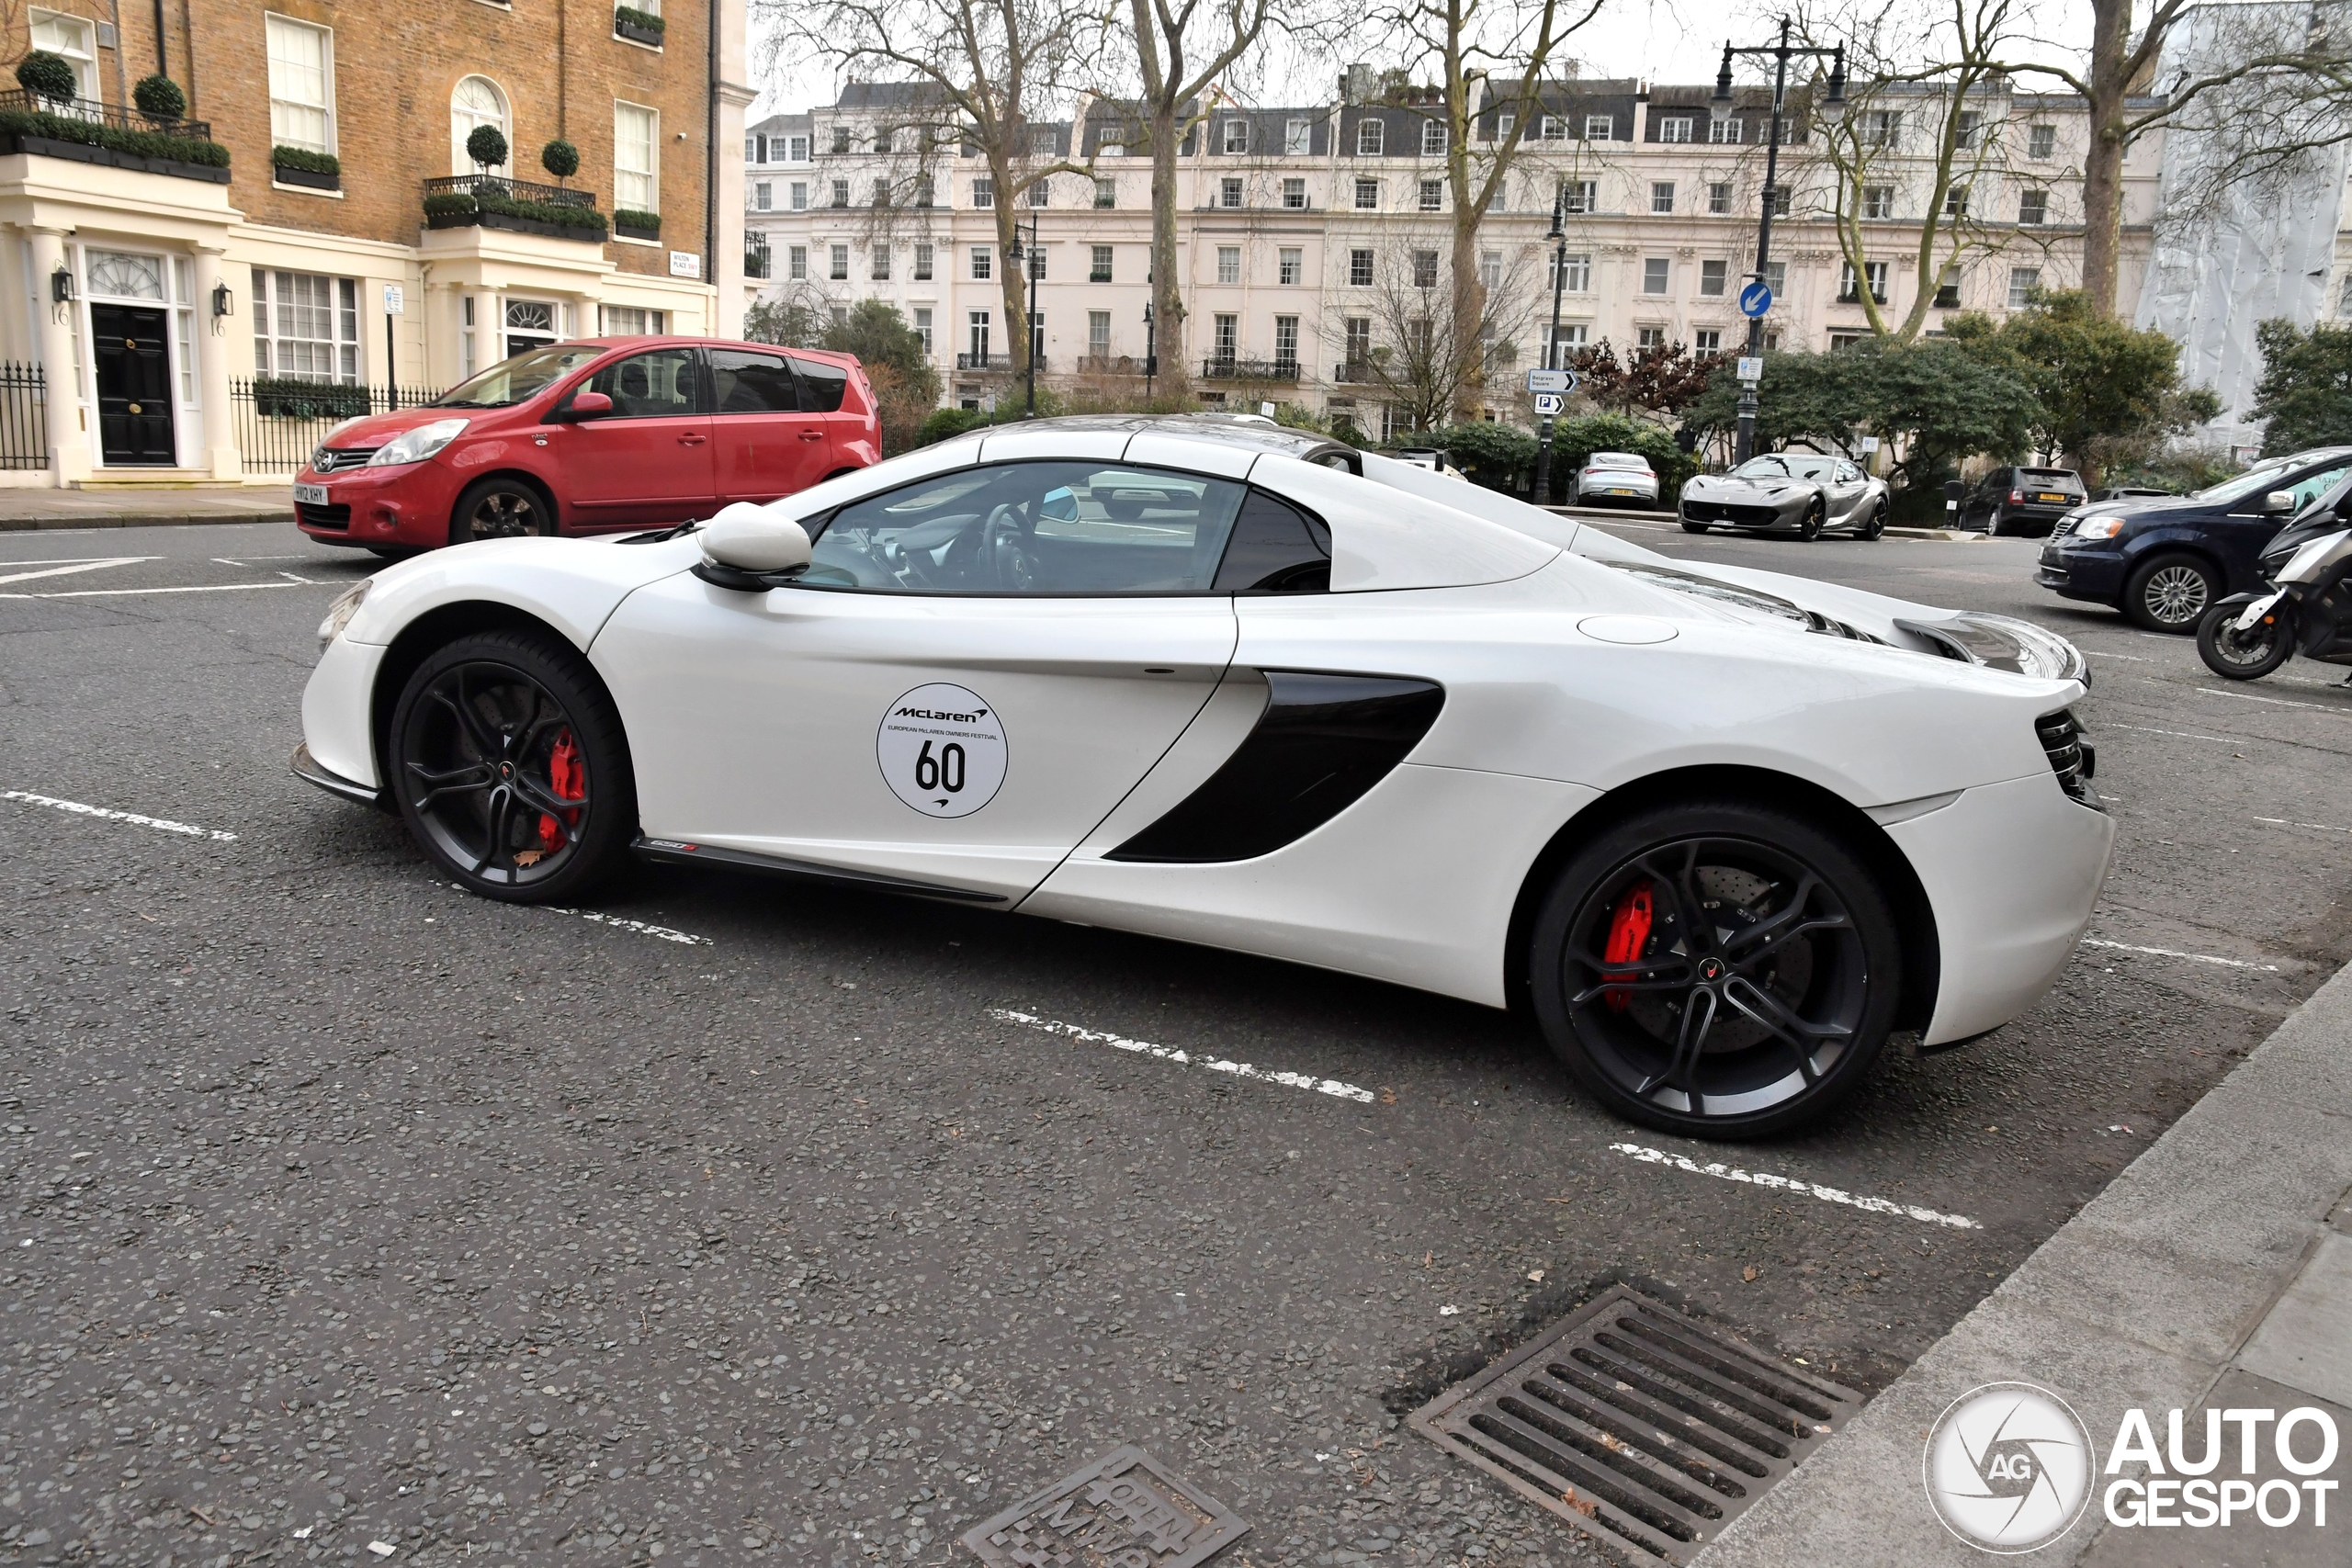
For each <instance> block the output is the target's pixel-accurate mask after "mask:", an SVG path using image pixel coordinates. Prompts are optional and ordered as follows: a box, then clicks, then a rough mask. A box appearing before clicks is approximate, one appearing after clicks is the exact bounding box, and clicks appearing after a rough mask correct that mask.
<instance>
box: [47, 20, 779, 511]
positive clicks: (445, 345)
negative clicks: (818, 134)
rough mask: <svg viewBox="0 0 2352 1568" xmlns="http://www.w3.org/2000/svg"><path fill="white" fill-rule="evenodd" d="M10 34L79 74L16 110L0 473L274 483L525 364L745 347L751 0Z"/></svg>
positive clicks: (75, 482)
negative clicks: (537, 351) (719, 336)
mask: <svg viewBox="0 0 2352 1568" xmlns="http://www.w3.org/2000/svg"><path fill="white" fill-rule="evenodd" d="M14 17H15V24H14V25H15V31H14V33H13V35H12V36H9V37H8V38H7V39H6V42H7V46H8V50H7V58H8V60H9V61H10V62H11V63H14V62H17V61H18V60H20V59H22V58H23V57H24V56H25V55H26V54H27V52H28V51H31V50H40V51H47V52H48V53H50V54H53V55H55V56H58V57H60V58H62V59H63V60H64V61H65V62H67V63H68V64H69V66H70V68H71V70H72V73H73V80H72V82H71V84H70V88H71V90H70V91H68V92H50V93H44V92H28V91H22V90H17V91H11V92H9V93H7V94H6V95H0V225H5V226H6V235H5V240H6V243H0V288H5V290H6V297H7V298H9V299H16V300H17V301H19V304H18V305H17V307H16V308H15V309H11V310H0V482H13V483H17V484H29V485H57V486H85V485H99V486H121V485H132V484H139V485H158V486H167V485H186V484H208V485H224V484H233V483H237V482H240V481H241V480H249V479H271V480H279V479H284V478H285V477H286V476H287V475H288V474H289V473H290V472H291V471H292V470H293V468H295V467H297V466H299V464H300V461H301V459H302V458H303V457H306V456H307V455H308V453H309V451H310V448H311V445H312V444H313V443H314V442H315V440H316V437H317V435H318V434H320V432H321V431H322V429H323V428H324V427H325V426H326V425H327V424H329V423H332V422H333V421H334V420H335V419H337V418H341V417H346V416H347V415H349V414H351V413H356V412H366V411H367V410H368V408H369V407H371V406H372V407H378V408H380V407H383V406H385V405H386V404H387V402H388V401H390V400H391V399H393V398H395V397H396V398H397V399H398V400H400V401H401V402H407V401H410V400H414V399H416V398H418V397H420V396H421V395H423V394H424V393H426V392H429V391H434V390H438V389H446V388H447V387H449V386H452V385H454V384H455V383H456V382H458V381H459V380H461V379H463V378H466V377H468V376H469V375H471V374H473V373H474V372H475V371H477V370H479V369H481V368H484V367H488V366H490V365H492V364H494V363H495V362H497V361H498V360H500V359H502V358H503V357H505V356H506V355H509V354H511V353H515V352H517V351H519V350H521V349H525V348H528V347H533V346H536V345H537V344H544V343H549V342H558V341H561V340H563V339H566V338H574V337H589V336H595V335H599V334H635V333H661V332H684V333H733V332H735V331H737V330H738V329H739V328H740V324H741V310H742V303H743V292H742V285H741V258H742V255H743V246H742V238H741V231H742V209H741V202H740V201H739V200H738V199H737V198H736V195H735V193H736V192H737V191H739V190H740V189H741V183H742V170H741V147H742V120H743V111H744V108H745V107H747V106H748V105H749V103H750V102H751V100H752V92H751V90H750V89H749V88H748V87H746V86H744V85H742V83H743V79H744V75H745V62H744V50H745V22H744V6H743V0H716V3H714V4H712V5H708V6H682V5H680V4H678V3H677V0H666V3H665V0H628V3H626V4H616V3H615V0H423V3H422V4H409V5H402V6H391V5H383V4H377V3H374V0H276V3H274V4H250V3H243V0H157V3H156V4H155V5H153V6H141V5H118V4H114V3H112V0H51V4H48V5H40V4H36V5H32V6H26V7H24V8H21V9H18V10H16V11H15V12H14ZM157 76H160V77H164V78H168V79H169V81H170V82H171V83H172V84H174V85H175V86H176V88H177V89H178V95H179V96H180V97H181V98H182V99H184V100H185V101H184V103H177V104H175V103H173V102H172V101H171V95H170V94H169V93H159V92H158V90H157V89H155V88H153V87H152V86H149V87H146V88H143V89H142V87H141V84H142V83H143V82H145V81H146V80H147V79H148V78H151V77H157ZM60 85H63V84H60ZM159 109H161V110H168V111H171V112H156V111H158V110H159ZM485 127H487V128H490V129H492V130H495V131H496V132H497V133H498V139H499V140H502V141H503V142H504V143H505V145H506V147H507V150H508V151H507V152H506V156H505V157H504V159H503V161H500V162H496V163H493V164H481V163H479V162H477V161H476V160H475V158H474V157H473V155H472V153H471V152H469V145H468V144H469V141H472V140H473V139H474V133H475V132H476V131H478V130H481V129H482V128H485ZM558 142H560V143H565V144H568V145H569V146H570V147H571V149H572V150H573V157H572V158H567V157H565V156H564V155H563V154H562V152H560V151H558V152H554V153H552V154H548V153H547V150H548V147H549V145H550V144H551V143H558ZM476 150H477V151H479V150H480V144H479V143H477V145H476ZM575 159H576V163H575V161H574V160H575ZM559 170H560V171H562V172H560V173H559V172H554V171H559ZM719 192H724V193H725V194H726V199H724V200H718V199H714V197H715V193H719Z"/></svg>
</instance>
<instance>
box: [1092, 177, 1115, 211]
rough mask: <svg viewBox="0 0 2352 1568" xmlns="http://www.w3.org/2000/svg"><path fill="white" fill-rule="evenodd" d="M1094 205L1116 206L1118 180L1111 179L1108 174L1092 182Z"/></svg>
mask: <svg viewBox="0 0 2352 1568" xmlns="http://www.w3.org/2000/svg"><path fill="white" fill-rule="evenodd" d="M1094 205H1095V206H1097V207H1116V206H1118V205H1119V182H1118V181H1116V180H1114V179H1112V178H1111V177H1109V176H1108V175H1105V176H1103V178H1101V179H1099V180H1096V181H1095V182H1094Z"/></svg>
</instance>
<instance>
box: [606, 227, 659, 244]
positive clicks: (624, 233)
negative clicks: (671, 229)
mask: <svg viewBox="0 0 2352 1568" xmlns="http://www.w3.org/2000/svg"><path fill="white" fill-rule="evenodd" d="M613 232H614V233H616V234H618V235H619V236H620V237H621V238H622V239H624V240H658V239H660V238H661V237H662V226H661V225H660V224H659V223H656V224H655V225H653V227H651V228H650V229H646V228H640V227H639V225H637V224H635V223H616V224H614V225H613Z"/></svg>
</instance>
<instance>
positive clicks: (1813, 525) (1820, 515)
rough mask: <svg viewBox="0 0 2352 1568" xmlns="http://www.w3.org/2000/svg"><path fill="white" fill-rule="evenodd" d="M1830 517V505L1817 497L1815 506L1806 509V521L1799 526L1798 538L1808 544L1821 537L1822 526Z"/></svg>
mask: <svg viewBox="0 0 2352 1568" xmlns="http://www.w3.org/2000/svg"><path fill="white" fill-rule="evenodd" d="M1828 516H1829V507H1828V504H1827V503H1826V502H1824V501H1823V500H1822V499H1821V497H1819V496H1817V495H1816V496H1815V497H1814V498H1813V504H1812V505H1810V506H1808V507H1806V508H1805V509H1804V521H1803V522H1802V523H1799V524H1798V525H1797V537H1798V538H1800V539H1803V540H1804V542H1805V543H1807V544H1811V543H1812V542H1813V541H1814V540H1815V539H1818V538H1819V537H1821V525H1822V524H1823V523H1824V522H1825V521H1826V520H1827V518H1828Z"/></svg>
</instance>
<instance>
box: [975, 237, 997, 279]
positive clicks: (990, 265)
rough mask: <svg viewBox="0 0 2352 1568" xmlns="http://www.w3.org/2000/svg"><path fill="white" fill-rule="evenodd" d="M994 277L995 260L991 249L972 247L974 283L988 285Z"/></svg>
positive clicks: (979, 246) (980, 246) (978, 246)
mask: <svg viewBox="0 0 2352 1568" xmlns="http://www.w3.org/2000/svg"><path fill="white" fill-rule="evenodd" d="M992 276H995V265H994V260H993V257H992V255H991V254H990V252H989V247H988V246H986V245H974V246H973V247H972V281H973V282H975V283H986V282H987V281H988V280H989V278H990V277H992Z"/></svg>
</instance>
